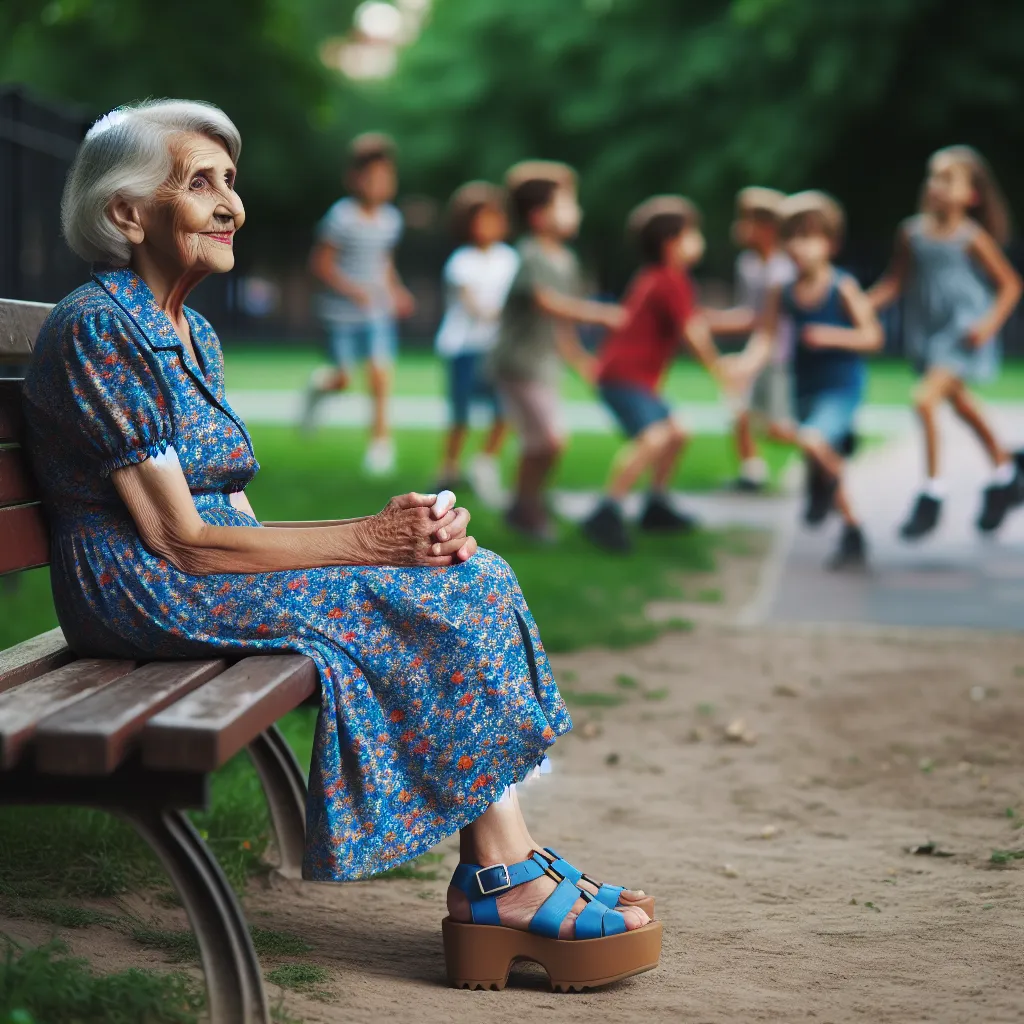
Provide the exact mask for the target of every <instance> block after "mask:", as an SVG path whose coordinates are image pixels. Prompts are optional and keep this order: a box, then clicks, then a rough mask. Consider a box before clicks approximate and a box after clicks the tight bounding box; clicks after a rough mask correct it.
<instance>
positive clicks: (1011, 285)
mask: <svg viewBox="0 0 1024 1024" xmlns="http://www.w3.org/2000/svg"><path fill="white" fill-rule="evenodd" d="M967 251H968V252H969V253H970V254H971V255H972V256H973V257H974V258H975V259H976V260H977V261H978V263H980V264H981V269H982V270H984V271H985V273H986V274H988V276H989V277H990V278H991V279H992V283H993V284H994V285H995V286H996V298H995V301H994V302H993V303H992V307H991V308H990V309H989V311H988V312H987V313H986V314H985V315H984V316H983V317H982V318H981V319H980V320H979V321H978V322H977V323H976V324H974V326H972V327H971V329H970V330H969V331H968V332H967V340H968V341H969V342H970V343H971V344H972V345H974V346H975V347H978V346H981V345H984V344H985V342H986V341H988V340H989V338H991V337H992V336H993V335H994V334H998V333H999V330H1000V328H1001V327H1002V326H1003V324H1005V323H1006V321H1007V320H1008V319H1009V316H1010V314H1011V313H1012V312H1013V309H1014V306H1016V305H1017V303H1018V302H1019V301H1020V296H1021V278H1020V274H1018V273H1017V271H1016V270H1015V269H1014V267H1013V264H1012V263H1011V262H1010V261H1009V260H1008V259H1007V258H1006V256H1005V254H1004V253H1003V250H1002V249H1000V248H999V246H998V245H996V242H995V239H994V238H993V237H992V236H991V235H990V234H989V233H988V232H987V231H983V230H980V229H979V231H978V232H977V234H975V236H974V238H973V240H972V241H971V244H970V246H969V248H968V250H967Z"/></svg>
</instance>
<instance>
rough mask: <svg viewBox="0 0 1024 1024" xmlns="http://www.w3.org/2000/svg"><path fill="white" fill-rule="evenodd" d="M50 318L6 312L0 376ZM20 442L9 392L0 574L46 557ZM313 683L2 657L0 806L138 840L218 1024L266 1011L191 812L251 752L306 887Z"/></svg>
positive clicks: (39, 650)
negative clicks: (170, 890) (118, 828)
mask: <svg viewBox="0 0 1024 1024" xmlns="http://www.w3.org/2000/svg"><path fill="white" fill-rule="evenodd" d="M49 308H50V307H49V306H45V305H43V304H41V303H31V302H13V301H9V300H0V369H2V365H3V364H7V365H14V364H24V363H26V362H27V361H28V358H29V356H30V355H31V351H32V346H33V344H34V342H35V339H36V336H37V335H38V333H39V327H40V325H41V324H42V322H43V319H44V318H45V316H46V314H47V312H48V311H49ZM21 440H22V415H21V382H20V381H19V380H7V381H0V575H4V574H7V573H16V572H20V571H22V570H25V569H32V568H36V567H38V566H44V565H47V564H48V562H49V560H50V552H49V548H50V543H49V535H48V531H47V527H46V522H45V519H44V515H43V509H42V507H41V506H40V504H39V500H38V494H37V490H36V486H35V484H34V482H33V479H32V474H31V472H30V469H29V466H28V464H27V461H26V459H25V456H24V454H23V452H22V450H21ZM13 599H16V596H15V595H9V596H8V597H7V598H6V600H8V601H10V600H13ZM317 686H318V681H317V673H316V668H315V666H314V664H313V662H312V661H311V660H310V659H309V658H306V657H304V656H302V655H298V654H278V655H269V656H258V657H246V658H241V659H237V660H230V659H227V658H224V659H209V660H203V661H148V662H135V661H123V660H115V659H106V658H78V657H76V656H75V654H74V653H73V652H72V651H71V650H70V649H69V648H68V646H67V644H66V643H65V642H64V637H63V634H62V633H61V631H60V630H59V629H52V630H50V631H49V632H48V633H43V634H42V635H41V636H37V637H35V638H34V639H31V640H27V641H25V642H24V643H21V644H18V645H17V646H16V647H12V648H11V649H9V650H7V651H0V804H53V805H75V806H84V807H95V808H99V809H102V810H105V811H109V812H110V813H113V814H117V815H118V816H119V817H121V818H123V819H125V820H126V821H128V822H130V823H131V824H132V825H133V826H134V827H135V829H136V830H137V831H138V832H139V834H140V835H141V836H142V837H143V838H144V839H145V840H146V842H148V843H149V845H150V846H151V847H152V848H153V850H154V851H155V852H156V854H157V856H158V857H159V858H160V860H161V861H162V862H163V865H164V867H165V868H166V870H167V873H168V875H169V876H170V878H171V881H172V882H173V884H174V886H175V888H176V889H177V891H178V894H179V895H180V897H181V900H182V903H183V904H184V907H185V910H186V911H187V913H188V917H189V921H190V922H191V925H192V928H193V931H194V932H195V934H196V937H197V939H198V943H199V950H200V955H201V958H202V964H203V971H204V973H205V975H206V986H207V992H208V1004H209V1012H210V1019H211V1020H212V1021H213V1022H214V1024H249V1022H260V1024H267V1022H269V1019H270V1018H269V1009H268V1005H267V999H266V993H265V992H264V988H263V978H262V975H261V973H260V966H259V961H258V960H257V958H256V953H255V950H254V949H253V945H252V940H251V938H250V935H249V929H248V926H247V924H246V921H245V918H244V916H243V913H242V909H241V907H240V906H239V903H238V900H237V898H236V897H235V894H234V892H233V891H232V889H231V886H230V885H229V884H228V881H227V879H226V878H225V877H224V874H223V872H222V871H221V869H220V866H219V865H218V864H217V862H216V860H215V859H214V857H213V855H212V853H211V852H210V849H209V847H208V846H207V845H206V843H204V842H203V840H202V838H201V837H200V835H199V833H198V832H197V831H196V829H195V828H194V827H193V825H192V823H191V821H190V820H189V818H188V816H187V815H186V814H185V811H186V810H190V809H199V808H203V807H205V806H206V805H207V800H208V795H209V780H210V773H211V772H213V771H215V770H216V769H217V768H219V767H221V765H223V764H224V763H225V762H226V761H227V760H228V759H229V758H231V757H232V756H233V755H234V754H236V753H237V752H238V751H240V750H242V749H243V748H244V749H246V750H247V751H248V752H249V756H250V757H251V758H252V761H253V763H254V765H255V767H256V770H257V772H258V773H259V777H260V780H261V782H262V784H263V789H264V792H265V794H266V797H267V803H268V805H269V808H270V817H271V820H272V823H273V827H274V831H275V834H276V840H277V849H278V852H279V861H280V866H279V869H278V870H279V871H280V872H281V873H282V874H283V875H285V876H286V877H291V878H299V877H300V876H301V865H302V851H303V844H304V840H305V804H306V780H305V777H304V775H303V773H302V770H301V769H300V767H299V765H298V763H297V762H296V760H295V757H294V755H293V754H292V751H291V749H290V748H289V746H288V744H287V742H286V741H285V739H284V737H283V736H282V735H281V733H280V731H279V730H278V728H277V726H276V725H275V723H276V722H277V721H278V719H280V718H281V717H282V716H283V715H285V714H286V713H287V712H289V711H291V710H292V709H293V708H295V707H297V706H298V705H299V704H301V703H302V702H303V701H305V700H307V699H309V698H310V697H312V696H313V695H314V694H315V693H316V690H317ZM85 852H86V851H83V853H85ZM2 873H3V864H2V863H0V877H2Z"/></svg>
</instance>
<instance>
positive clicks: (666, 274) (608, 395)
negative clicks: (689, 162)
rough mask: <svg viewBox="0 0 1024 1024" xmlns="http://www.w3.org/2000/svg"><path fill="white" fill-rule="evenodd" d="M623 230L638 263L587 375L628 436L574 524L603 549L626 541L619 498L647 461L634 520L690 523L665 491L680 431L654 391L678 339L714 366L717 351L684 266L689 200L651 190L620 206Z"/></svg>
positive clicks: (696, 244)
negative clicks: (634, 203)
mask: <svg viewBox="0 0 1024 1024" xmlns="http://www.w3.org/2000/svg"><path fill="white" fill-rule="evenodd" d="M627 230H628V233H629V234H630V235H631V236H632V237H633V238H634V239H635V241H636V242H637V244H638V246H639V248H640V252H641V254H642V256H643V259H644V264H645V265H644V267H643V268H642V269H641V270H640V272H639V273H638V274H637V275H636V277H635V278H634V279H633V281H632V283H631V284H630V286H629V291H628V292H627V295H626V300H625V307H626V322H625V323H624V324H623V325H622V327H620V328H619V329H618V330H617V331H615V332H614V333H612V334H611V335H609V337H608V338H607V340H606V341H605V343H604V345H603V346H602V347H601V352H600V356H599V359H598V371H597V382H598V388H599V389H600V392H601V397H602V399H604V402H605V404H606V405H607V406H608V408H609V409H610V410H611V412H612V413H613V415H614V416H615V418H616V419H617V420H618V421H619V424H620V425H621V427H622V430H623V432H624V433H625V434H626V436H627V437H628V438H629V439H630V443H629V445H628V446H627V447H626V448H625V449H624V450H623V451H622V452H620V454H619V455H618V456H617V458H616V460H615V463H614V464H613V468H612V474H611V478H610V480H609V482H608V486H607V489H606V491H605V496H604V500H603V501H602V502H601V504H600V505H599V506H598V508H597V510H596V511H595V512H594V513H593V515H592V516H590V518H589V519H587V520H586V522H584V524H583V533H584V535H585V536H586V537H587V538H588V539H589V540H590V541H592V542H593V543H594V544H596V545H598V546H599V547H602V548H605V549H607V550H609V551H628V550H629V548H630V539H629V534H628V533H627V532H626V525H625V521H624V519H623V516H622V508H621V503H622V501H623V499H624V498H625V497H626V495H627V494H628V493H629V491H630V489H631V488H632V487H633V485H634V484H635V483H636V482H637V481H638V480H639V479H640V478H641V476H643V474H644V473H646V472H647V471H648V470H649V471H650V472H651V489H650V492H649V494H648V497H647V502H646V506H645V508H644V512H643V515H642V517H641V519H640V528H641V529H643V530H686V529H690V528H692V526H693V520H692V519H690V517H689V516H685V515H680V514H679V513H677V512H676V511H675V510H674V509H673V508H672V507H671V505H670V504H669V502H668V498H667V496H666V490H667V488H668V485H669V482H670V480H671V479H672V474H673V471H674V470H675V467H676V463H677V462H678V461H679V457H680V455H681V454H682V451H683V449H684V447H685V446H686V442H687V436H686V432H685V431H684V430H683V427H682V426H681V425H680V424H679V423H678V422H677V421H676V420H675V419H674V418H673V416H672V413H671V411H670V410H669V407H668V405H667V404H666V403H665V400H664V399H663V398H662V397H661V395H660V393H659V392H660V389H661V385H662V382H663V381H664V378H665V373H666V371H667V370H668V367H669V365H670V363H671V362H672V359H673V357H674V356H675V354H676V352H677V351H678V349H679V346H680V342H681V343H682V344H683V345H685V346H686V347H688V348H689V349H690V350H691V351H692V352H693V353H694V355H695V356H696V357H697V359H699V360H700V362H701V363H702V364H703V365H704V366H705V367H706V368H707V369H708V370H709V371H711V372H712V373H715V374H717V372H718V352H717V350H716V349H715V346H714V342H713V341H712V340H711V332H710V331H709V329H708V325H707V321H706V319H705V317H704V316H703V314H702V313H701V312H700V311H699V310H698V309H697V306H696V303H695V301H694V294H693V284H692V282H691V281H690V276H689V268H690V267H692V266H694V265H695V264H696V263H698V262H699V261H700V258H701V256H703V254H704V236H703V234H702V233H701V229H700V214H699V213H698V212H697V209H696V207H695V206H694V205H693V204H692V203H691V202H690V201H689V200H688V199H684V198H683V197H682V196H655V197H654V198H652V199H648V200H646V201H645V202H643V203H641V204H640V206H638V207H637V208H636V209H635V210H634V211H633V212H632V213H631V214H630V216H629V221H628V227H627Z"/></svg>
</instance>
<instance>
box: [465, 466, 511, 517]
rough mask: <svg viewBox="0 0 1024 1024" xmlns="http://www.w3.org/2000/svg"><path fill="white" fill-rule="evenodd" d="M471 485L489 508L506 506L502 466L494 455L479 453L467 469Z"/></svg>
mask: <svg viewBox="0 0 1024 1024" xmlns="http://www.w3.org/2000/svg"><path fill="white" fill-rule="evenodd" d="M466 476H467V478H468V479H469V485H470V487H472V488H473V492H474V494H476V496H477V497H478V498H479V499H480V501H481V502H483V504H484V505H486V506H487V508H492V509H501V508H504V507H505V503H506V500H507V495H506V494H505V488H504V487H502V485H501V466H500V464H499V463H498V460H497V459H496V458H495V457H494V456H493V455H482V454H481V455H477V456H474V458H472V459H471V460H470V463H469V468H468V469H467V470H466Z"/></svg>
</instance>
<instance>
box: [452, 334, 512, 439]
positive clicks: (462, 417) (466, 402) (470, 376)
mask: <svg viewBox="0 0 1024 1024" xmlns="http://www.w3.org/2000/svg"><path fill="white" fill-rule="evenodd" d="M484 358H485V357H484V356H483V355H482V354H481V353H478V352H464V353H463V354H462V355H458V356H453V357H452V358H451V359H449V360H448V403H449V406H450V408H451V417H452V419H451V424H452V426H453V427H464V426H466V425H467V424H468V423H469V409H470V406H471V405H472V404H473V400H474V399H476V400H478V401H480V402H483V403H485V404H486V405H487V406H489V407H490V408H491V410H492V411H493V413H494V418H495V419H496V420H499V419H501V406H500V405H499V403H498V395H497V393H496V392H495V390H494V387H493V385H492V384H491V383H490V381H489V380H487V378H486V376H485V374H484Z"/></svg>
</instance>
